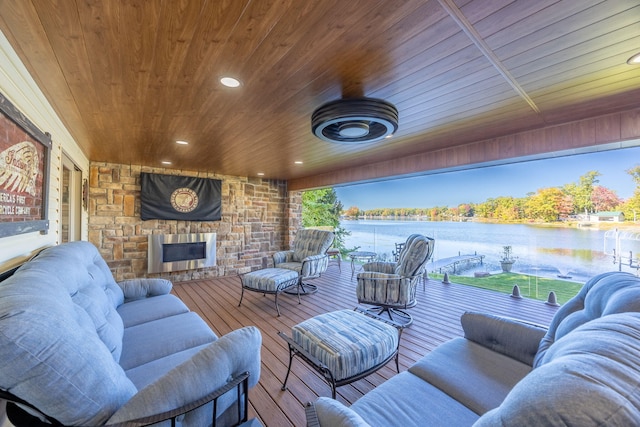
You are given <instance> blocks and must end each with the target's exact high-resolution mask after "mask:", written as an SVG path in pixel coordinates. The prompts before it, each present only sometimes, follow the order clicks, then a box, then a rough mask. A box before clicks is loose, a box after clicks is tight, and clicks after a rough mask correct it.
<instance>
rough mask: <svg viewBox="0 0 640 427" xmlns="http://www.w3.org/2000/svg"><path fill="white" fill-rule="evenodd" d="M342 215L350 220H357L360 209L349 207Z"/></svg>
mask: <svg viewBox="0 0 640 427" xmlns="http://www.w3.org/2000/svg"><path fill="white" fill-rule="evenodd" d="M344 214H345V216H348V217H351V218H358V217H359V216H360V209H359V208H358V207H357V206H351V207H350V208H349V209H347V210H346V211H345V212H344Z"/></svg>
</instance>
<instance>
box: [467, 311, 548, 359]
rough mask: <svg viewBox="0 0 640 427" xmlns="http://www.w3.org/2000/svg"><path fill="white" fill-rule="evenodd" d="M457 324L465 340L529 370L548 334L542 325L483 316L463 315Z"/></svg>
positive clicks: (478, 314)
mask: <svg viewBox="0 0 640 427" xmlns="http://www.w3.org/2000/svg"><path fill="white" fill-rule="evenodd" d="M460 322H461V323H462V329H463V330H464V336H465V338H466V339H468V340H470V341H473V342H475V343H477V344H480V345H482V346H483V347H486V348H488V349H490V350H493V351H496V352H498V353H501V354H504V355H505V356H509V357H511V358H513V359H516V360H519V361H520V362H522V363H526V364H527V365H529V366H533V359H534V357H535V355H536V353H537V352H538V346H539V345H540V340H542V337H543V336H544V334H545V333H546V332H547V330H546V328H545V327H543V326H541V325H536V324H533V323H528V322H524V321H520V320H517V319H511V318H507V317H500V316H493V315H490V314H484V313H475V312H466V313H464V314H463V315H462V317H461V319H460Z"/></svg>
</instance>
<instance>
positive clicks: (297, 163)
mask: <svg viewBox="0 0 640 427" xmlns="http://www.w3.org/2000/svg"><path fill="white" fill-rule="evenodd" d="M293 163H295V164H296V165H301V164H302V160H296V161H295V162H293Z"/></svg>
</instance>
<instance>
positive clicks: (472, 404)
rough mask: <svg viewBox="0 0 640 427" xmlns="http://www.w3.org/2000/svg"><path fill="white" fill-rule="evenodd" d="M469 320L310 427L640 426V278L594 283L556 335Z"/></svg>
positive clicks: (554, 327) (332, 404)
mask: <svg viewBox="0 0 640 427" xmlns="http://www.w3.org/2000/svg"><path fill="white" fill-rule="evenodd" d="M461 322H462V326H463V329H464V334H465V336H464V337H459V338H455V339H453V340H451V341H449V342H446V343H444V344H442V345H440V346H438V347H437V348H436V349H434V350H433V351H432V352H430V353H429V354H427V355H426V356H425V357H424V358H422V359H421V360H419V361H418V362H417V363H415V364H414V365H413V366H411V367H410V368H409V369H408V370H407V371H405V372H402V373H400V374H398V375H396V376H394V377H392V378H391V379H389V380H388V381H386V382H384V383H383V384H381V385H380V386H378V387H376V388H375V389H373V390H372V391H370V392H368V393H367V394H365V395H364V396H363V397H361V398H360V399H359V400H357V401H356V402H355V403H354V404H353V405H351V407H346V406H344V405H342V404H341V403H339V402H338V401H336V400H333V399H329V398H326V397H321V398H319V399H318V400H317V401H316V402H314V403H313V404H310V405H309V406H308V408H307V418H308V420H309V425H320V426H323V427H324V426H332V427H339V426H367V425H371V426H402V427H410V426H447V427H449V426H471V425H473V426H477V427H489V426H491V427H496V426H505V427H506V426H518V427H527V426H531V427H533V426H536V427H538V426H580V427H584V426H605V425H606V426H637V425H640V278H638V277H636V276H634V275H632V274H629V273H621V272H612V273H605V274H602V275H599V276H596V277H594V278H592V279H591V280H589V281H588V282H587V283H586V284H585V285H584V286H583V288H582V289H581V291H580V292H579V293H578V294H577V295H576V296H575V297H574V298H572V299H571V300H570V301H568V302H567V303H566V304H564V305H563V306H562V307H561V308H560V309H559V310H558V312H557V313H556V315H555V316H554V318H553V320H552V322H551V325H550V326H549V328H548V330H547V329H543V328H541V327H538V326H535V325H530V324H526V323H522V322H519V321H517V320H513V319H506V318H500V317H496V316H490V315H486V314H480V313H465V314H464V315H463V316H462V319H461Z"/></svg>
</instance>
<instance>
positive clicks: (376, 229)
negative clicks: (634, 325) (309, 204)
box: [341, 220, 635, 282]
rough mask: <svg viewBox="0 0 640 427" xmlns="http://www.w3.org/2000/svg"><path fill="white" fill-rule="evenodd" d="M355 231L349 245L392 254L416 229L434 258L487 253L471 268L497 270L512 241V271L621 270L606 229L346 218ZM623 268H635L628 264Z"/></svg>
mask: <svg viewBox="0 0 640 427" xmlns="http://www.w3.org/2000/svg"><path fill="white" fill-rule="evenodd" d="M341 224H342V226H343V227H344V228H345V229H347V230H349V231H351V233H352V234H351V236H349V237H348V238H347V240H346V246H347V247H354V246H360V249H361V250H366V251H374V252H376V253H378V254H380V255H381V257H382V258H386V259H391V258H392V257H391V253H392V251H393V250H394V249H395V243H397V242H403V241H405V240H406V238H407V236H409V235H410V234H412V233H420V234H424V235H426V236H430V237H434V238H435V239H436V246H435V253H434V257H433V260H438V259H441V258H447V257H452V256H456V255H459V254H461V253H462V254H472V253H477V254H481V255H485V258H484V263H483V265H481V266H478V267H476V268H473V269H470V270H467V271H466V272H465V274H467V275H473V274H474V272H476V271H486V272H490V273H498V272H500V271H501V267H500V257H501V255H502V252H503V248H502V247H503V246H505V245H510V246H512V248H513V254H514V256H515V257H516V258H517V260H516V263H515V264H514V266H513V270H512V271H513V272H520V273H525V274H537V275H539V276H542V277H551V278H556V277H557V276H558V275H561V276H572V280H574V281H578V282H584V281H586V280H587V279H589V278H590V277H592V276H594V275H596V274H599V273H602V272H605V271H612V270H617V269H618V265H617V264H614V263H613V260H612V257H611V256H609V255H608V254H605V252H604V233H605V231H601V230H598V229H597V228H558V227H540V226H534V225H528V224H487V223H474V222H429V221H374V220H365V221H343V222H342V223H341ZM623 271H633V272H634V273H635V270H634V269H631V270H630V269H629V268H628V267H627V268H626V270H625V268H624V266H623Z"/></svg>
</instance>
